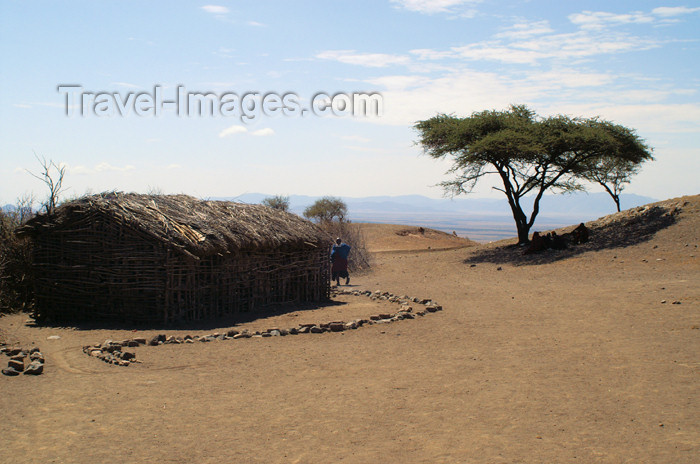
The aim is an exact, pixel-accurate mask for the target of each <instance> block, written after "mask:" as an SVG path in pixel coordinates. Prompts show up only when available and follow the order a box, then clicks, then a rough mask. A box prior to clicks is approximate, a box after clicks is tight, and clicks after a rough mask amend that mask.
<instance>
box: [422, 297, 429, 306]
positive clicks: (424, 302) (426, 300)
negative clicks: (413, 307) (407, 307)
mask: <svg viewBox="0 0 700 464" xmlns="http://www.w3.org/2000/svg"><path fill="white" fill-rule="evenodd" d="M419 303H420V304H423V305H427V304H430V298H423V299H422V300H420V301H419Z"/></svg>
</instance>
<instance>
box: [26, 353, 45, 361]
mask: <svg viewBox="0 0 700 464" xmlns="http://www.w3.org/2000/svg"><path fill="white" fill-rule="evenodd" d="M29 359H30V360H32V361H40V362H42V363H43V362H44V355H43V354H42V353H41V351H35V352H34V353H32V354H30V355H29Z"/></svg>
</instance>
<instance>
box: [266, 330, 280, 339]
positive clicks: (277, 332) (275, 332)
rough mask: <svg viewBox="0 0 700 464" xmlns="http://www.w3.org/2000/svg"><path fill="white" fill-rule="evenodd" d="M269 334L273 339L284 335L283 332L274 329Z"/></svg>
mask: <svg viewBox="0 0 700 464" xmlns="http://www.w3.org/2000/svg"><path fill="white" fill-rule="evenodd" d="M269 334H270V336H271V337H279V336H280V335H282V332H280V331H279V330H277V329H272V330H270V332H269ZM263 335H264V334H263Z"/></svg>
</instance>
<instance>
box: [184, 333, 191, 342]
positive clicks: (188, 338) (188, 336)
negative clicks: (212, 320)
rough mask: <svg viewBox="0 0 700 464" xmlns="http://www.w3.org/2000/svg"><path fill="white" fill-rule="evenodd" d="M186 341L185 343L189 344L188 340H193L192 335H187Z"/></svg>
mask: <svg viewBox="0 0 700 464" xmlns="http://www.w3.org/2000/svg"><path fill="white" fill-rule="evenodd" d="M184 340H185V342H187V340H192V335H190V334H187V335H185V338H184Z"/></svg>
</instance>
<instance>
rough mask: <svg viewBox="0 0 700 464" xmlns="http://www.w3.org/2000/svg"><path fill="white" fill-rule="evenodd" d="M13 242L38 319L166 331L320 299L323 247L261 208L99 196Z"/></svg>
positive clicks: (307, 227)
mask: <svg viewBox="0 0 700 464" xmlns="http://www.w3.org/2000/svg"><path fill="white" fill-rule="evenodd" d="M21 233H22V234H24V235H27V236H30V237H31V238H32V241H33V246H34V248H33V250H34V251H33V253H34V271H35V272H34V276H35V288H36V312H35V316H36V317H37V318H38V319H50V320H52V321H67V320H69V321H75V320H100V319H101V320H104V319H107V320H119V321H128V322H148V323H153V322H156V323H170V322H179V321H191V320H198V319H205V318H212V317H219V316H222V315H227V314H235V313H238V312H244V311H254V310H259V309H260V308H262V307H264V306H266V305H269V304H273V303H282V302H292V301H320V300H323V299H326V298H328V296H329V288H330V278H329V269H328V253H329V243H330V240H329V237H328V236H327V235H326V234H325V233H324V232H323V231H322V230H320V229H319V228H318V227H317V226H316V225H314V224H312V223H311V222H309V221H306V220H305V219H302V218H300V217H298V216H296V215H293V214H290V213H286V212H283V211H278V210H273V209H271V208H268V207H266V206H262V205H248V204H239V203H232V202H222V201H202V200H198V199H196V198H192V197H189V196H186V195H140V194H134V193H129V194H125V193H105V194H99V195H93V196H88V197H84V198H80V199H78V200H75V201H71V202H69V203H66V204H64V205H62V206H60V207H59V208H57V209H56V211H55V212H54V213H53V214H52V215H51V216H47V215H39V216H37V217H36V218H35V219H33V220H31V221H30V222H29V223H28V224H27V226H25V228H24V229H23V230H22V231H21Z"/></svg>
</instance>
